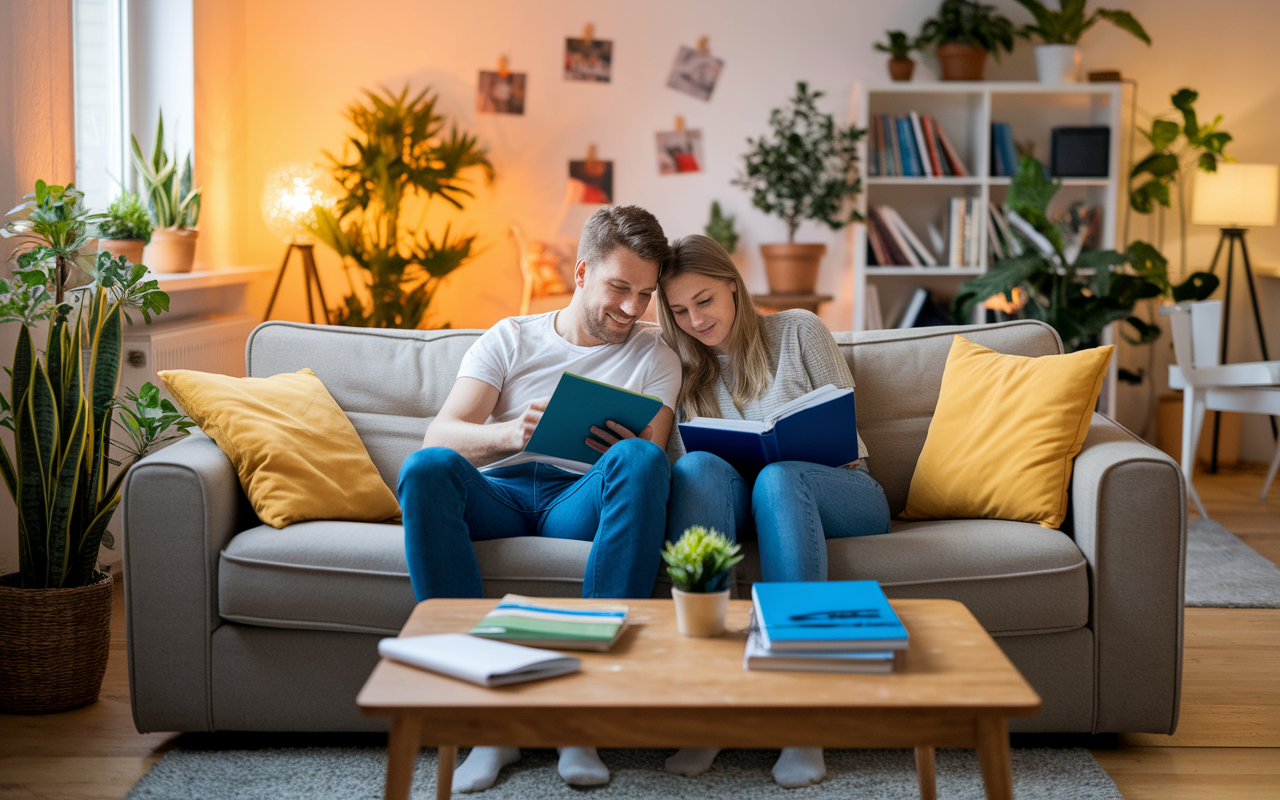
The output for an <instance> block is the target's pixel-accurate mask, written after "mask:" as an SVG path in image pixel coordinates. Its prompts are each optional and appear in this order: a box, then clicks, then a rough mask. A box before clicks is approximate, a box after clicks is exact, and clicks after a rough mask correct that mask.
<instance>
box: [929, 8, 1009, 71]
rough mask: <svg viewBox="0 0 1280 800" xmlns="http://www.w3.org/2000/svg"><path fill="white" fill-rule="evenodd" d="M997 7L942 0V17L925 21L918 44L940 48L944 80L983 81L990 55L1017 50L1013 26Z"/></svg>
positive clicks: (998, 60)
mask: <svg viewBox="0 0 1280 800" xmlns="http://www.w3.org/2000/svg"><path fill="white" fill-rule="evenodd" d="M995 12H996V7H995V6H989V5H986V4H984V3H977V2H974V1H973V0H942V5H941V6H939V7H938V15H937V16H936V17H931V18H930V19H927V20H925V22H924V25H923V26H922V27H921V28H920V36H919V39H918V40H917V41H918V44H919V45H920V46H923V45H926V44H933V45H937V53H938V64H939V66H941V68H942V79H943V80H944V81H980V80H982V72H983V69H984V68H985V66H986V62H987V53H991V57H992V58H994V59H995V60H996V63H999V62H1000V50H1001V49H1003V50H1004V51H1005V52H1006V53H1009V52H1012V51H1013V23H1012V22H1010V21H1009V19H1008V18H1007V17H1004V16H1001V15H1000V14H997V13H995Z"/></svg>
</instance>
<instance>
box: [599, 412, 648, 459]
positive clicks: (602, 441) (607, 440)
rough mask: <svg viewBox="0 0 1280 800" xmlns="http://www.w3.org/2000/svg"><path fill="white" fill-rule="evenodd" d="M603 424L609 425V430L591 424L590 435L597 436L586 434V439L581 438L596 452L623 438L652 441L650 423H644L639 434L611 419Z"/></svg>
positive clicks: (602, 451)
mask: <svg viewBox="0 0 1280 800" xmlns="http://www.w3.org/2000/svg"><path fill="white" fill-rule="evenodd" d="M605 424H606V425H608V426H609V430H605V429H604V428H601V427H600V426H599V425H592V426H591V436H596V437H599V438H595V439H593V438H591V436H588V437H587V438H586V439H583V441H584V442H586V443H587V447H590V448H591V449H592V450H595V451H597V452H600V453H604V452H606V451H608V449H609V448H610V447H612V446H614V445H615V444H617V443H618V442H620V441H621V440H623V439H637V438H639V439H646V440H648V441H653V426H652V425H646V426H645V429H644V430H642V431H640V435H639V436H636V434H634V433H632V432H631V431H629V430H627V429H626V428H625V427H623V426H621V425H619V424H618V423H616V422H614V421H613V420H609V421H608V422H606V423H605Z"/></svg>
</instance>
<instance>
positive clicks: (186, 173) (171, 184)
mask: <svg viewBox="0 0 1280 800" xmlns="http://www.w3.org/2000/svg"><path fill="white" fill-rule="evenodd" d="M130 138H132V140H133V166H134V168H136V169H137V170H138V177H139V178H140V179H141V180H142V184H143V194H145V195H146V198H147V207H148V208H149V209H150V210H151V221H152V222H153V223H154V224H155V230H154V231H153V232H152V234H151V241H150V243H149V244H148V245H147V249H146V253H145V255H143V261H145V262H146V263H147V265H148V266H149V267H150V268H151V271H152V272H190V271H191V267H192V266H193V265H194V264H195V259H196V236H197V234H198V231H197V230H196V223H197V222H199V221H200V190H199V189H197V188H194V187H193V186H192V185H191V181H192V172H191V154H190V153H188V154H187V158H186V160H185V161H182V162H181V163H182V170H181V172H179V170H178V164H179V159H178V150H177V146H176V145H175V146H174V151H173V159H172V160H170V158H169V156H168V154H167V153H165V151H164V113H163V112H161V114H160V119H159V122H157V123H156V145H155V149H154V150H152V152H151V158H150V159H147V158H146V157H144V156H143V155H142V148H141V147H140V146H139V145H138V137H136V136H133V137H130Z"/></svg>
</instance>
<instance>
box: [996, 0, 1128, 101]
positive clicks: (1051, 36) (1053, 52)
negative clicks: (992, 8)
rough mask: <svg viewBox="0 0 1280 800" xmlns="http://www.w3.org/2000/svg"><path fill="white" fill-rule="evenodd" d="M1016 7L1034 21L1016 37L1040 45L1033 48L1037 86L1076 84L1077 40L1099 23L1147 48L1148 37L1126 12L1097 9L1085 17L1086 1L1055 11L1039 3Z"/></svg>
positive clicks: (1025, 0) (1067, 1)
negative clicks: (1104, 23)
mask: <svg viewBox="0 0 1280 800" xmlns="http://www.w3.org/2000/svg"><path fill="white" fill-rule="evenodd" d="M1017 3H1018V4H1019V5H1021V6H1022V7H1023V8H1025V9H1027V10H1028V11H1030V12H1031V15H1032V16H1033V17H1035V18H1036V21H1035V24H1034V25H1025V26H1023V27H1022V28H1021V29H1020V30H1019V31H1018V35H1019V36H1022V37H1023V38H1025V39H1030V38H1031V37H1032V36H1035V37H1036V38H1038V39H1040V41H1042V42H1043V43H1044V44H1039V45H1036V74H1037V75H1038V76H1039V78H1040V82H1041V83H1074V82H1075V81H1076V73H1077V72H1078V71H1079V69H1080V47H1079V46H1078V45H1079V42H1080V37H1082V36H1084V34H1085V31H1087V30H1089V29H1090V28H1092V27H1093V26H1094V25H1095V24H1096V23H1097V22H1098V21H1099V20H1103V19H1105V20H1107V21H1108V22H1110V23H1111V24H1112V25H1115V26H1116V27H1117V28H1119V29H1120V30H1122V31H1125V32H1126V33H1130V34H1133V36H1135V37H1136V38H1138V39H1141V40H1142V41H1143V42H1145V43H1146V44H1147V45H1150V44H1151V37H1150V36H1148V35H1147V32H1146V31H1145V30H1143V28H1142V25H1141V23H1139V22H1138V21H1137V20H1136V19H1134V18H1133V15H1132V14H1130V13H1129V12H1128V11H1113V10H1111V9H1106V8H1099V9H1097V10H1095V11H1094V12H1093V13H1092V14H1089V15H1087V16H1086V14H1085V5H1087V3H1088V0H1058V10H1057V11H1054V10H1053V9H1051V8H1049V7H1048V6H1046V5H1045V4H1044V3H1041V2H1040V0H1017Z"/></svg>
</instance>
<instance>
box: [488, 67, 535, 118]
mask: <svg viewBox="0 0 1280 800" xmlns="http://www.w3.org/2000/svg"><path fill="white" fill-rule="evenodd" d="M524 84H525V73H523V72H508V73H507V74H506V75H505V76H503V75H502V73H500V72H485V71H484V70H481V71H480V82H479V84H478V85H477V86H476V111H480V112H484V113H489V114H524Z"/></svg>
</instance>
